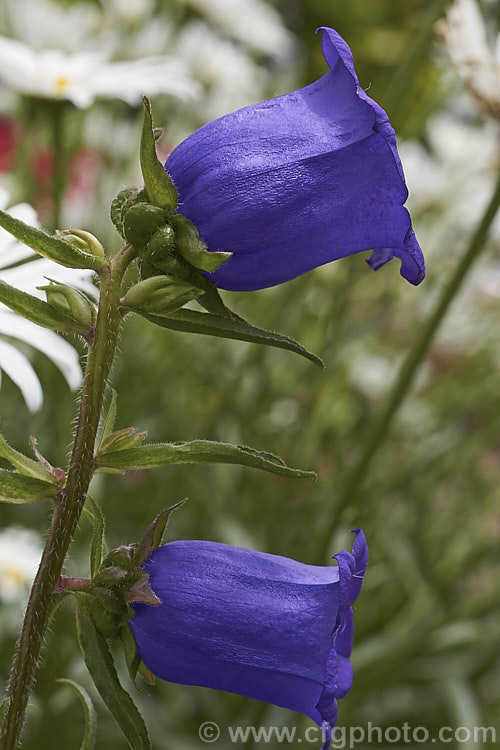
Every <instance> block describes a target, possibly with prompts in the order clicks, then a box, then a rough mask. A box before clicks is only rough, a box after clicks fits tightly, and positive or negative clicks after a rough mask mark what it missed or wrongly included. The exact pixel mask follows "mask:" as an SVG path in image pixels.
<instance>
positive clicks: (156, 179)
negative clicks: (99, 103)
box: [140, 96, 178, 214]
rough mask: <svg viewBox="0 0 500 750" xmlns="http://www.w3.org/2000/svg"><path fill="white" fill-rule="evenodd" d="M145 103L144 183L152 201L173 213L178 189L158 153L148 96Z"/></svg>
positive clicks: (142, 159)
mask: <svg viewBox="0 0 500 750" xmlns="http://www.w3.org/2000/svg"><path fill="white" fill-rule="evenodd" d="M143 103H144V124H143V127H142V136H141V148H140V159H141V171H142V177H143V179H144V185H145V187H146V192H147V194H148V197H149V200H150V201H151V203H152V204H153V205H154V206H159V207H160V208H164V209H166V210H167V211H168V213H169V214H173V213H174V211H175V209H176V207H177V200H178V195H177V190H176V187H175V185H174V183H173V182H172V180H171V179H170V177H169V175H168V174H167V173H166V172H165V170H164V168H163V165H162V163H161V162H160V160H159V159H158V156H157V155H156V145H155V136H154V131H153V117H152V114H151V103H150V101H149V99H148V98H147V97H146V96H145V97H144V98H143Z"/></svg>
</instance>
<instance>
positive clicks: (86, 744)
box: [56, 677, 97, 750]
mask: <svg viewBox="0 0 500 750" xmlns="http://www.w3.org/2000/svg"><path fill="white" fill-rule="evenodd" d="M56 682H60V683H61V685H68V687H70V688H72V689H73V690H74V691H75V693H76V694H77V696H78V697H79V699H80V701H81V704H82V706H83V712H84V715H85V731H84V735H83V740H82V744H81V745H80V750H94V747H95V742H96V733H97V715H96V712H95V708H94V704H93V703H92V699H91V697H90V695H89V694H88V693H87V691H86V690H85V688H84V687H82V686H81V685H79V684H78V683H77V682H75V681H74V680H69V679H66V678H63V677H61V678H60V679H59V680H56Z"/></svg>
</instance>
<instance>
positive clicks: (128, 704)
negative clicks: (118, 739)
mask: <svg viewBox="0 0 500 750" xmlns="http://www.w3.org/2000/svg"><path fill="white" fill-rule="evenodd" d="M76 596H77V604H76V628H77V634H78V643H79V644H80V648H81V650H82V654H83V658H84V660H85V664H86V665H87V669H88V670H89V672H90V676H91V677H92V680H93V681H94V684H95V686H96V688H97V690H98V692H99V694H100V696H101V698H102V699H103V701H104V703H105V704H106V706H107V708H108V709H109V711H110V712H111V714H112V715H113V717H114V718H115V720H116V722H117V724H118V726H119V727H120V729H121V730H122V732H123V734H124V736H125V738H126V739H127V742H128V744H129V746H130V747H131V748H132V750H151V742H150V739H149V736H148V730H147V729H146V725H145V723H144V719H143V718H142V716H141V714H140V713H139V710H138V709H137V706H136V705H135V703H134V701H133V700H132V698H131V697H130V695H129V694H128V693H127V691H126V690H124V689H123V687H122V686H121V685H120V681H119V679H118V674H117V672H116V668H115V664H114V661H113V657H112V655H111V651H110V650H109V646H108V643H107V641H106V639H105V638H104V637H103V636H102V635H100V634H99V633H98V632H97V630H96V628H95V625H94V622H93V620H92V617H91V614H90V610H89V606H88V603H87V601H86V600H85V598H84V597H85V596H86V595H85V594H80V595H76Z"/></svg>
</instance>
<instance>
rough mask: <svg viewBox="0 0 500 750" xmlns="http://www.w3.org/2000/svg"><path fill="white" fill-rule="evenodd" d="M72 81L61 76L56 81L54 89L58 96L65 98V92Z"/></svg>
mask: <svg viewBox="0 0 500 750" xmlns="http://www.w3.org/2000/svg"><path fill="white" fill-rule="evenodd" d="M69 83H70V79H69V77H68V76H59V78H56V80H55V81H54V89H55V94H56V96H64V92H65V91H66V89H67V88H68V86H69Z"/></svg>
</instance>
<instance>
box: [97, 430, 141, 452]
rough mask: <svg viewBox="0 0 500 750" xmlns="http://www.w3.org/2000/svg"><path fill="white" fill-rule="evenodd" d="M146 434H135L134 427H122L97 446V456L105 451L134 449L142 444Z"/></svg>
mask: <svg viewBox="0 0 500 750" xmlns="http://www.w3.org/2000/svg"><path fill="white" fill-rule="evenodd" d="M147 434H148V433H147V432H137V430H136V429H135V428H134V427H124V428H123V429H122V430H117V431H116V432H112V433H111V435H109V436H108V437H107V438H105V439H104V440H101V444H100V445H99V451H98V455H99V454H100V453H105V452H106V451H108V452H109V451H123V450H126V449H127V448H136V447H137V446H138V445H141V443H143V442H144V440H145V438H146V437H147Z"/></svg>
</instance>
